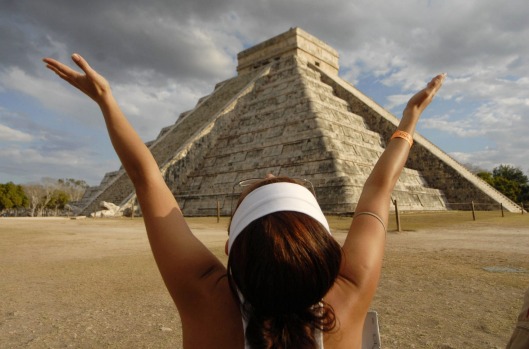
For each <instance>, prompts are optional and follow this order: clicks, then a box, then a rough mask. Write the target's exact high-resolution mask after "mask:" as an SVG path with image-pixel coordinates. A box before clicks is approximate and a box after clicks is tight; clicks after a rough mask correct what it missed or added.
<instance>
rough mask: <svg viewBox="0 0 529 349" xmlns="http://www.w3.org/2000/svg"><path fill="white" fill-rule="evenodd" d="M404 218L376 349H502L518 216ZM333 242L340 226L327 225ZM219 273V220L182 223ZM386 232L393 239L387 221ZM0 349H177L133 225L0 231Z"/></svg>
mask: <svg viewBox="0 0 529 349" xmlns="http://www.w3.org/2000/svg"><path fill="white" fill-rule="evenodd" d="M477 218H478V219H477V221H473V220H472V214H471V212H431V213H406V214H403V216H402V224H403V228H404V232H402V233H395V232H390V234H388V241H387V248H386V251H387V252H386V258H385V262H384V267H383V274H382V279H381V282H380V287H379V290H378V292H377V295H376V296H375V299H374V302H373V308H374V309H376V310H377V311H378V312H379V314H380V326H381V333H382V343H383V347H384V348H386V349H387V348H444V349H450V348H480V349H481V348H503V347H504V346H505V343H506V342H507V339H508V337H509V336H510V333H511V331H512V328H513V325H514V321H515V317H516V315H517V312H518V309H519V307H520V306H521V301H522V295H523V292H524V290H525V289H526V288H527V286H529V273H527V272H517V273H493V272H488V271H486V270H484V269H483V268H484V267H488V266H498V267H502V268H503V267H504V268H513V269H515V270H520V271H528V270H529V258H528V257H527V256H528V255H529V215H528V214H525V215H521V214H507V215H506V217H504V218H502V217H501V215H500V213H499V212H492V213H489V212H478V213H477ZM329 220H330V223H331V226H332V228H333V230H334V231H335V236H336V237H337V239H338V240H340V241H342V240H343V239H344V237H345V231H346V230H347V228H348V226H349V224H350V220H351V219H350V218H344V217H329ZM188 221H189V223H190V225H191V227H192V229H193V230H194V232H195V234H196V235H197V236H198V237H199V238H200V239H201V240H202V241H203V242H204V243H205V244H206V245H207V246H208V247H209V248H210V249H211V250H212V251H213V252H214V253H215V254H216V255H217V256H218V257H219V258H221V259H222V260H223V261H225V259H226V257H225V255H224V252H223V251H224V242H225V240H226V227H227V225H228V222H229V220H228V219H227V218H222V219H221V222H220V223H217V221H216V218H214V217H213V218H190V219H189V220H188ZM392 221H393V223H391V224H390V231H394V230H395V225H394V217H393V218H392ZM0 241H1V243H0V272H1V275H2V282H0V294H1V295H2V302H0V348H68V347H72V348H169V347H172V348H181V327H180V320H179V318H178V314H177V312H176V311H175V308H174V305H173V304H172V302H171V299H170V297H169V295H168V293H167V291H166V290H165V287H164V285H163V282H162V280H161V278H160V276H159V274H158V272H157V270H156V265H155V263H154V260H153V258H152V255H151V253H150V250H149V246H148V242H147V239H146V236H145V232H144V227H143V222H142V220H141V219H133V220H131V219H111V220H109V219H86V220H69V219H60V220H46V219H40V220H39V219H25V220H16V219H3V218H2V219H0Z"/></svg>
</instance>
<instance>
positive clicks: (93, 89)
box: [43, 53, 112, 104]
mask: <svg viewBox="0 0 529 349" xmlns="http://www.w3.org/2000/svg"><path fill="white" fill-rule="evenodd" d="M72 60H73V61H74V62H75V64H77V65H78V66H79V68H81V70H82V71H83V72H84V73H85V74H81V73H79V72H77V71H75V70H73V69H72V68H70V67H68V66H67V65H65V64H63V63H61V62H59V61H56V60H55V59H52V58H44V59H43V61H44V63H46V67H47V68H48V69H50V70H52V71H53V72H55V74H57V75H58V76H59V77H60V78H62V79H63V80H65V81H67V82H68V83H70V84H71V85H72V86H75V87H76V88H78V89H79V90H81V91H82V92H83V93H84V94H86V95H87V96H88V97H90V98H92V99H93V100H94V101H95V102H96V103H98V104H101V103H102V102H103V101H104V100H105V99H106V98H107V97H110V96H111V95H112V93H111V90H110V85H109V83H108V81H107V80H106V79H105V78H104V77H103V76H101V75H100V74H98V73H97V72H96V71H95V70H94V69H92V68H91V67H90V65H89V64H88V63H87V62H86V60H85V59H84V58H83V57H81V56H80V55H79V54H77V53H74V54H73V55H72Z"/></svg>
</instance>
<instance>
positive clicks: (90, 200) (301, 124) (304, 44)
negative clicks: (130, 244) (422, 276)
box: [80, 28, 520, 216]
mask: <svg viewBox="0 0 529 349" xmlns="http://www.w3.org/2000/svg"><path fill="white" fill-rule="evenodd" d="M338 68H339V65H338V53H337V52H336V50H335V49H333V48H332V47H330V46H329V45H327V44H325V43H324V42H322V41H320V40H319V39H317V38H315V37H314V36H312V35H310V34H308V33H306V32H305V31H303V30H301V29H299V28H292V29H290V30H289V31H287V32H285V33H283V34H281V35H278V36H276V37H273V38H271V39H269V40H267V41H265V42H263V43H261V44H258V45H256V46H254V47H251V48H249V49H247V50H244V51H242V52H240V53H239V54H238V67H237V72H238V74H237V76H235V77H233V78H231V79H228V80H226V81H223V82H220V83H218V84H217V85H216V86H215V89H214V91H213V92H212V93H211V94H210V95H208V96H205V97H203V98H201V99H200V100H199V101H198V103H197V104H196V106H195V107H194V108H193V109H192V110H189V111H187V112H184V113H182V114H180V116H179V117H178V119H177V121H176V123H175V124H174V125H171V126H168V127H165V128H163V129H162V130H161V132H160V134H159V135H158V137H157V138H156V140H154V141H152V142H149V143H147V145H148V146H149V149H150V151H151V152H152V154H153V155H154V157H155V159H156V161H157V162H158V165H159V167H160V171H161V173H162V174H163V176H164V178H165V180H166V182H167V184H168V185H169V187H170V188H171V190H172V192H173V193H174V195H175V197H176V199H177V201H178V203H179V204H180V207H181V208H182V211H183V212H184V214H185V215H187V216H213V215H216V214H217V211H220V213H221V214H222V215H229V214H230V213H231V206H232V202H233V200H234V199H236V196H237V193H234V192H233V184H234V183H236V182H238V181H240V180H242V179H246V178H255V177H263V176H265V175H266V174H268V173H272V174H274V175H276V176H283V175H284V176H291V177H301V178H305V179H308V180H310V181H311V182H312V183H313V185H314V187H315V191H316V196H317V198H318V201H319V202H320V205H321V207H322V209H323V211H324V212H325V213H327V214H350V213H352V212H354V210H355V207H356V202H357V200H358V198H359V195H360V192H361V190H362V186H363V184H364V182H365V180H366V179H367V176H368V175H369V173H370V171H371V169H372V168H373V166H374V164H375V162H376V160H377V159H378V157H379V156H380V154H381V153H382V151H383V150H384V147H385V145H386V142H387V140H388V139H389V138H390V136H391V134H392V133H393V132H394V130H395V128H396V126H397V124H398V119H397V118H396V117H395V116H393V115H392V114H391V113H389V112H388V111H386V110H384V109H383V108H382V107H381V106H379V105H378V104H376V103H375V102H374V101H372V100H371V99H370V98H369V97H367V96H366V95H364V94H363V93H362V92H360V91H359V90H357V89H356V88H355V87H354V86H352V85H351V84H350V83H348V82H347V81H345V80H343V79H341V78H340V77H339V76H338ZM414 140H415V143H414V146H413V148H412V150H411V153H410V157H409V160H408V162H407V164H406V168H405V169H404V170H403V172H402V175H401V176H400V178H399V181H398V183H397V185H396V187H395V190H394V192H393V194H392V199H396V200H398V201H397V202H398V206H399V209H400V210H416V211H417V210H420V211H422V210H447V209H450V203H456V202H457V203H461V202H466V203H470V202H471V201H475V202H479V203H487V204H490V205H491V206H492V207H497V208H499V205H500V203H501V204H502V205H503V207H504V209H506V210H508V211H517V210H520V208H519V207H518V206H517V205H516V204H515V203H514V202H512V201H510V200H509V199H508V198H507V197H505V196H503V195H502V194H501V193H499V192H498V191H496V190H495V189H493V188H492V187H491V186H489V185H488V184H487V183H485V182H484V181H483V180H481V179H480V178H478V177H476V176H475V175H473V174H472V173H471V172H469V171H468V170H467V169H466V168H465V167H463V166H462V165H460V164H459V163H457V162H456V161H455V160H454V159H452V158H451V157H450V156H449V155H447V154H446V153H444V152H443V151H442V150H440V149H439V148H438V147H436V146H435V145H433V144H432V143H431V142H429V141H428V140H426V139H425V138H424V137H422V136H421V135H420V134H417V133H416V134H415V136H414ZM101 201H106V202H112V203H115V204H117V205H118V206H120V208H121V210H119V212H121V213H122V212H123V211H124V210H125V209H128V210H129V212H130V208H131V207H133V205H134V202H135V193H134V188H133V186H132V183H131V182H130V180H129V178H128V176H127V174H126V173H125V172H124V170H123V169H120V170H118V171H116V172H111V173H107V174H106V175H105V177H104V178H103V180H102V182H101V184H100V185H99V186H97V187H91V188H89V190H87V192H86V194H85V196H84V198H83V200H82V201H81V203H80V206H81V207H82V211H81V213H82V214H84V215H89V214H90V213H93V212H95V211H98V209H99V203H100V202H101Z"/></svg>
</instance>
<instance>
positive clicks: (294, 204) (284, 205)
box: [228, 182, 331, 253]
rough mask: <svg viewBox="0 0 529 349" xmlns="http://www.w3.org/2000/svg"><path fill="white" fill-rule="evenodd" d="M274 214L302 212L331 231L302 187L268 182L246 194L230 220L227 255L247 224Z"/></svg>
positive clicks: (311, 196)
mask: <svg viewBox="0 0 529 349" xmlns="http://www.w3.org/2000/svg"><path fill="white" fill-rule="evenodd" d="M278 211H294V212H300V213H304V214H306V215H308V216H310V217H312V218H314V219H315V220H317V221H318V222H320V223H321V225H323V226H324V227H325V229H327V231H328V232H329V234H330V233H331V229H330V228H329V223H328V222H327V219H326V218H325V216H324V215H323V212H322V211H321V208H320V206H319V205H318V202H317V201H316V198H315V197H314V195H313V194H312V193H311V192H310V190H308V189H307V188H305V187H304V186H302V185H299V184H295V183H288V182H278V183H271V184H267V185H264V186H262V187H259V188H257V189H255V190H253V191H252V192H250V193H249V194H248V195H247V196H246V197H245V198H244V200H243V201H242V202H241V204H240V205H239V207H238V208H237V210H236V211H235V214H234V215H233V217H232V219H231V224H230V236H229V242H228V253H229V252H230V250H231V246H232V245H233V242H234V241H235V239H236V238H237V236H239V234H240V233H241V231H243V230H244V228H246V227H247V226H248V225H249V224H250V223H252V222H253V221H255V220H256V219H258V218H261V217H263V216H266V215H267V214H270V213H274V212H278Z"/></svg>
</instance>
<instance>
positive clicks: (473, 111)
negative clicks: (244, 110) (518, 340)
mask: <svg viewBox="0 0 529 349" xmlns="http://www.w3.org/2000/svg"><path fill="white" fill-rule="evenodd" d="M527 18H529V5H528V4H527V0H509V1H497V0H465V1H461V0H430V1H426V0H399V1H382V0H361V1H356V0H355V1H352V0H326V1H304V0H288V1H287V0H254V1H245V0H207V1H206V0H177V1H174V0H150V1H148V2H147V1H138V0H117V1H108V0H91V1H71V0H46V1H29V0H16V1H15V0H2V1H0V43H1V48H0V50H1V53H0V183H5V182H7V181H13V182H15V183H28V182H32V181H38V180H40V179H41V178H42V177H52V178H76V179H84V180H86V181H87V182H88V183H89V184H92V185H93V184H98V183H99V181H100V180H101V179H102V177H103V175H104V173H105V172H109V171H114V170H116V169H118V167H119V163H118V160H117V157H116V156H115V155H114V153H113V150H112V148H111V145H110V143H109V141H108V139H107V135H106V131H105V129H104V125H103V122H102V119H101V117H100V113H99V110H98V108H97V106H96V105H95V104H94V103H93V102H91V101H90V100H89V99H88V98H86V97H84V96H82V95H81V94H80V93H79V92H77V91H75V90H74V89H73V88H71V87H70V86H68V85H67V84H66V83H64V82H63V81H61V80H60V79H58V78H57V77H56V76H55V75H54V74H52V73H51V72H50V71H48V70H47V69H45V67H44V65H43V64H42V62H41V58H42V57H47V56H50V57H54V58H57V59H60V60H62V61H69V57H70V55H71V54H72V53H73V52H78V53H80V54H82V55H83V56H84V57H85V58H86V59H87V60H88V61H89V62H90V64H91V65H92V66H93V67H94V68H95V69H97V70H98V71H99V72H100V73H102V74H103V75H104V76H106V77H107V78H108V79H109V80H110V82H111V84H112V86H113V90H114V94H115V95H116V96H117V99H118V101H119V102H120V104H121V106H122V108H123V109H124V111H125V113H126V114H127V116H128V117H129V119H130V120H131V122H132V123H133V125H134V126H135V127H136V128H137V130H138V132H139V133H140V135H141V137H142V138H143V139H144V140H145V141H149V140H152V139H154V138H155V137H156V136H157V134H158V132H159V131H160V129H161V128H162V127H164V126H167V125H170V124H173V123H174V122H175V120H176V118H177V117H178V115H179V114H180V113H181V112H183V111H186V110H188V109H191V108H192V107H193V106H194V105H195V104H196V102H197V100H198V99H199V98H200V97H202V96H204V95H207V94H209V93H210V92H211V91H212V90H213V87H214V85H215V84H216V83H217V82H220V81H223V80H225V79H227V78H230V77H233V76H235V75H236V70H235V68H236V66H237V61H236V60H237V59H236V57H237V53H238V52H240V51H241V50H243V49H245V48H248V47H250V46H253V45H255V44H257V43H259V42H261V41H263V40H266V39H268V38H270V37H272V36H275V35H277V34H280V33H282V32H285V31H287V30H288V29H289V28H290V27H300V28H302V29H304V30H305V31H307V32H309V33H311V34H312V35H314V36H316V37H318V38H319V39H321V40H323V41H325V42H326V43H328V44H329V45H331V46H332V47H334V48H335V49H337V50H338V52H339V54H340V75H341V76H342V77H343V78H344V79H346V80H348V81H349V82H351V83H353V84H355V85H356V86H357V87H358V88H359V89H360V90H362V91H363V92H364V93H366V94H367V95H368V96H370V97H371V98H373V99H374V100H375V101H376V102H378V103H379V104H381V105H382V106H384V107H385V108H387V109H388V110H390V111H391V112H392V113H394V114H395V115H397V116H399V115H400V112H401V110H402V108H403V103H405V101H406V100H407V98H408V97H409V96H410V95H411V94H412V93H413V92H414V91H416V90H417V89H419V88H421V87H422V86H424V84H425V83H426V82H427V81H428V80H429V79H430V77H432V76H433V75H435V74H437V73H439V72H447V73H448V78H447V80H446V83H445V86H444V87H443V89H442V90H441V92H440V94H439V96H438V98H436V100H435V101H434V103H433V104H432V105H431V107H430V108H429V109H428V110H427V112H426V113H425V115H424V117H423V119H422V120H421V123H420V126H419V129H418V130H419V132H420V133H421V134H422V135H423V136H425V137H426V138H428V139H429V140H430V141H432V142H433V143H434V144H436V145H437V146H439V147H440V148H441V149H442V150H444V151H445V152H447V153H449V154H450V155H452V156H453V157H455V158H456V159H457V160H459V161H460V162H462V163H464V164H471V165H473V166H477V167H480V168H483V169H489V170H490V169H492V168H494V167H495V166H497V165H499V164H510V165H514V166H517V167H519V168H520V169H522V170H523V171H524V172H526V173H529V160H528V159H529V122H528V120H529V78H528V77H527V75H526V74H529V45H528V44H527V39H528V38H529V21H527ZM69 62H70V61H69Z"/></svg>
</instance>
